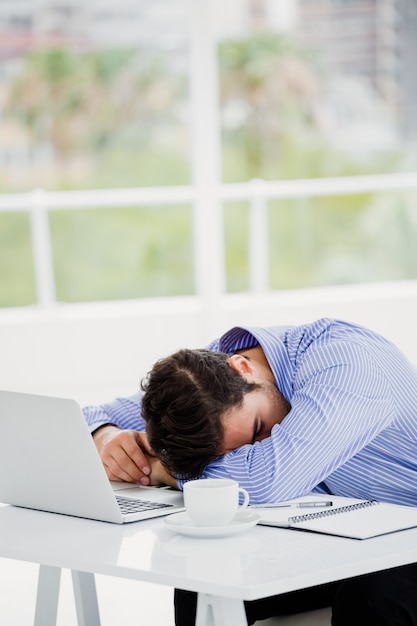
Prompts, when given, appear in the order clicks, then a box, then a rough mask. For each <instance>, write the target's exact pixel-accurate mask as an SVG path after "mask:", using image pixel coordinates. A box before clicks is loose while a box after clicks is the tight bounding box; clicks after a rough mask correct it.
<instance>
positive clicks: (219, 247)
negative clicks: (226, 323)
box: [0, 172, 417, 307]
mask: <svg viewBox="0 0 417 626" xmlns="http://www.w3.org/2000/svg"><path fill="white" fill-rule="evenodd" d="M410 189H417V173H416V172H409V173H397V174H382V175H374V176H357V177H343V178H321V179H311V180H290V181H272V182H269V181H264V180H252V181H248V182H246V183H238V184H223V185H221V186H219V188H218V189H217V191H216V194H215V196H216V197H217V199H218V201H219V202H220V203H221V202H229V201H247V202H248V203H249V210H250V218H249V219H250V221H249V290H250V291H251V292H257V293H259V292H265V291H267V290H268V288H269V277H268V246H267V242H268V237H267V233H268V220H267V206H268V201H269V200H272V199H291V198H309V197H317V196H323V197H325V196H335V195H339V196H344V195H353V194H359V193H364V192H379V193H381V192H389V191H405V190H410ZM197 196H198V191H196V189H195V188H193V187H192V186H176V187H158V188H153V187H148V188H134V189H109V190H85V191H59V192H58V191H45V190H41V189H36V190H34V191H31V192H27V193H19V194H3V195H0V213H1V212H17V211H19V212H20V211H27V212H28V213H29V214H30V224H31V240H32V250H33V263H34V274H35V279H36V290H37V302H38V305H39V306H41V307H47V306H51V305H53V304H54V303H55V302H56V296H55V294H56V290H55V279H54V271H53V258H52V246H51V234H50V230H49V219H48V214H49V211H51V210H54V211H56V210H60V209H65V210H71V209H75V210H79V209H86V210H87V209H90V208H115V207H127V206H129V207H132V206H134V207H140V206H148V207H149V206H155V210H157V208H158V207H162V206H169V205H178V204H181V203H182V204H190V205H192V206H193V210H194V221H197V220H198V218H199V216H198V210H199V208H198V207H200V206H201V203H199V202H198V201H197V199H198V197H197ZM193 236H194V241H193V250H194V255H196V253H197V252H196V251H198V253H199V254H201V253H202V252H201V251H203V255H204V256H203V258H202V259H200V264H202V265H203V266H204V267H206V268H210V266H211V263H212V260H213V257H214V256H215V255H216V254H218V255H219V256H220V258H222V256H223V240H222V232H221V230H216V229H212V230H211V231H210V233H209V234H208V235H207V234H204V233H201V232H200V233H199V231H198V229H194V231H193ZM207 236H209V237H211V241H207V240H205V241H204V242H203V243H204V245H200V244H201V243H202V242H200V241H198V240H197V238H198V237H207ZM222 271H223V276H222V277H221V280H220V281H219V285H220V287H219V288H217V287H213V285H212V281H211V278H210V279H208V280H207V284H204V281H205V276H206V277H207V276H209V272H206V273H204V272H203V273H200V276H199V282H197V283H196V284H197V295H200V296H201V297H203V299H204V300H206V302H209V303H210V306H211V307H213V306H214V303H215V301H216V299H217V298H218V297H219V296H221V295H223V287H222V285H224V284H225V282H226V281H225V277H224V274H225V268H224V267H223V269H222Z"/></svg>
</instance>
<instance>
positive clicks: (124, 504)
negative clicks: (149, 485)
mask: <svg viewBox="0 0 417 626" xmlns="http://www.w3.org/2000/svg"><path fill="white" fill-rule="evenodd" d="M116 500H117V503H118V505H119V508H120V510H121V512H122V513H124V514H126V513H140V512H142V511H155V510H156V509H169V508H171V507H172V506H174V505H173V504H166V503H165V502H152V501H151V500H138V499H133V498H124V497H123V496H116Z"/></svg>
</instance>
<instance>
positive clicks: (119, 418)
mask: <svg viewBox="0 0 417 626" xmlns="http://www.w3.org/2000/svg"><path fill="white" fill-rule="evenodd" d="M142 397H143V392H138V393H136V394H135V395H133V396H130V397H128V398H116V399H115V400H113V402H110V403H108V404H102V405H101V406H86V407H84V408H83V413H84V417H85V420H86V422H87V425H88V427H89V429H90V433H93V432H94V431H95V430H97V428H100V426H105V425H106V424H113V425H114V426H118V427H119V428H122V429H124V430H127V429H133V430H138V431H144V430H145V422H144V420H143V418H142V415H141V407H142Z"/></svg>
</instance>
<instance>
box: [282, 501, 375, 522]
mask: <svg viewBox="0 0 417 626" xmlns="http://www.w3.org/2000/svg"><path fill="white" fill-rule="evenodd" d="M376 504H379V502H378V501H377V500H367V501H366V502H358V503H357V504H349V505H347V506H341V507H339V508H335V509H328V510H327V511H320V512H319V513H307V514H306V515H295V516H294V517H290V518H289V520H288V521H289V522H290V523H292V524H298V523H299V522H308V521H309V520H312V519H320V518H322V517H330V516H331V515H339V514H340V513H350V512H351V511H357V510H358V509H365V508H367V507H369V506H375V505H376Z"/></svg>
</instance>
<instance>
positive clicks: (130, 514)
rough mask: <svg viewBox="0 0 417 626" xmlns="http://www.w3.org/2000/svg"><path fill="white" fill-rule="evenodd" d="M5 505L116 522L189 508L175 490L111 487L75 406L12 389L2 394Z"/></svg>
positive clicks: (0, 475) (0, 471)
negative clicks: (185, 506)
mask: <svg viewBox="0 0 417 626" xmlns="http://www.w3.org/2000/svg"><path fill="white" fill-rule="evenodd" d="M112 486H113V487H112ZM0 502H4V503H6V504H14V505H16V506H22V507H26V508H30V509H39V510H42V511H50V512H53V513H63V514H66V515H74V516H77V517H86V518H89V519H96V520H102V521H106V522H114V523H118V524H122V523H125V522H135V521H138V520H144V519H149V518H153V517H160V516H162V515H169V514H171V513H176V512H178V511H182V510H183V509H184V506H183V498H182V493H181V492H179V491H176V490H174V489H169V488H158V487H137V486H133V485H130V484H127V483H110V481H109V480H108V478H107V475H106V473H105V470H104V467H103V465H102V462H101V459H100V457H99V454H98V452H97V449H96V447H95V445H94V441H93V438H92V437H91V435H90V432H89V430H88V427H87V424H86V422H85V419H84V415H83V413H82V411H81V409H80V407H79V406H78V404H77V403H76V402H75V401H74V400H69V399H65V398H54V397H47V396H39V395H33V394H25V393H17V392H13V391H0Z"/></svg>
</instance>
